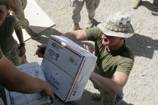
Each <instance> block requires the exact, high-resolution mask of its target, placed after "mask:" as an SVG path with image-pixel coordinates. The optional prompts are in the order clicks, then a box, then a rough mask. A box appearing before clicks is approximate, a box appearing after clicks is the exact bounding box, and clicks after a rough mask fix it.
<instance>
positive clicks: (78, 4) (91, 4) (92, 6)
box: [72, 0, 100, 23]
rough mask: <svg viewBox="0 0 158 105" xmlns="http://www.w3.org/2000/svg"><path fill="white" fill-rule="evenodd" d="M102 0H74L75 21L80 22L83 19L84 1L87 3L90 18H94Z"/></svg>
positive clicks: (73, 17)
mask: <svg viewBox="0 0 158 105" xmlns="http://www.w3.org/2000/svg"><path fill="white" fill-rule="evenodd" d="M99 2H100V0H73V7H74V9H73V16H72V19H73V22H74V23H79V22H80V19H81V15H80V12H81V9H82V7H83V5H84V3H86V8H87V11H88V17H89V19H93V18H94V16H95V10H96V8H97V7H98V5H99Z"/></svg>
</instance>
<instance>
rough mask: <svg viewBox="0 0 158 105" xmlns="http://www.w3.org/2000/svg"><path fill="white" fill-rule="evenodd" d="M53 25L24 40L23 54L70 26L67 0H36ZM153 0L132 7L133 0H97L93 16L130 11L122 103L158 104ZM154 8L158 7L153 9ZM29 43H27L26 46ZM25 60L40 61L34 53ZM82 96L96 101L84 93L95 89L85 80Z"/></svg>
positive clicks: (157, 24) (156, 22) (157, 43)
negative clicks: (129, 61)
mask: <svg viewBox="0 0 158 105" xmlns="http://www.w3.org/2000/svg"><path fill="white" fill-rule="evenodd" d="M36 1H37V3H38V4H39V5H40V6H41V8H43V10H44V11H45V12H46V13H47V14H48V15H49V17H50V18H51V19H52V20H53V21H54V22H55V23H56V26H55V27H53V28H51V29H48V30H46V31H45V32H43V33H41V35H45V36H46V37H43V38H42V39H40V40H37V41H33V40H30V41H28V42H27V43H28V45H27V46H26V47H27V49H28V51H27V55H33V54H34V53H33V51H34V47H32V46H34V45H36V44H39V43H45V41H46V40H47V39H48V37H49V36H50V35H51V34H59V33H64V32H67V31H71V30H73V23H72V18H71V16H72V7H71V6H70V4H71V3H70V0H36ZM152 2H153V1H149V0H148V1H143V3H142V5H141V6H140V7H139V8H138V9H136V10H134V9H132V6H133V5H134V0H101V2H100V5H99V7H98V9H97V11H96V16H95V18H96V19H97V20H98V21H100V22H101V21H105V19H106V17H107V16H108V15H110V14H113V13H115V12H117V11H124V12H127V13H129V14H131V17H132V24H133V27H134V30H135V33H136V34H135V35H134V36H133V37H131V38H130V39H128V40H127V44H128V45H129V47H130V48H131V49H132V51H133V53H134V55H135V64H134V67H133V69H132V72H131V74H130V77H129V81H128V83H127V84H126V86H125V88H124V93H125V96H124V102H123V104H122V105H158V98H157V97H158V81H157V80H158V76H157V74H158V16H155V15H152V14H151V11H152V10H153V11H155V10H154V9H153V8H152ZM157 12H158V10H157ZM81 15H82V18H81V26H82V28H85V27H87V26H88V18H87V11H86V8H85V7H84V9H83V10H82V12H81ZM30 46H31V47H30ZM28 60H29V61H37V60H38V61H39V62H40V61H41V59H38V58H37V57H28ZM86 89H87V91H86V98H84V99H85V100H84V101H83V102H82V103H81V104H82V105H88V104H89V105H96V104H99V103H95V102H92V101H89V100H90V98H89V97H88V95H90V94H91V93H94V92H97V91H96V90H95V89H94V88H93V85H92V84H91V83H90V82H88V84H87V86H86Z"/></svg>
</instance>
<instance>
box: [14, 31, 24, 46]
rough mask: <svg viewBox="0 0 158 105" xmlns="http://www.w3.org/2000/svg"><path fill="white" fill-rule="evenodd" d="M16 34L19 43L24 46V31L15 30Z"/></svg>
mask: <svg viewBox="0 0 158 105" xmlns="http://www.w3.org/2000/svg"><path fill="white" fill-rule="evenodd" d="M15 33H16V35H17V38H18V40H19V43H20V44H21V45H22V44H24V38H23V33H22V29H15Z"/></svg>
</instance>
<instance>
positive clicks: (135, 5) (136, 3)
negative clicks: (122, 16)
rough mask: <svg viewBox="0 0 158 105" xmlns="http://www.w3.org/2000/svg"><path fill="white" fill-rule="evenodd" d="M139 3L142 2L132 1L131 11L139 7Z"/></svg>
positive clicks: (138, 0)
mask: <svg viewBox="0 0 158 105" xmlns="http://www.w3.org/2000/svg"><path fill="white" fill-rule="evenodd" d="M141 2H142V1H141V0H134V6H133V9H137V8H138V7H139V6H140V4H141Z"/></svg>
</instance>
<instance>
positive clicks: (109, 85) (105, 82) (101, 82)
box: [90, 72, 121, 94]
mask: <svg viewBox="0 0 158 105" xmlns="http://www.w3.org/2000/svg"><path fill="white" fill-rule="evenodd" d="M90 80H91V81H92V82H93V83H94V84H95V85H96V86H97V87H98V88H100V89H101V90H103V91H105V92H109V93H111V94H116V93H118V92H120V91H121V88H120V87H119V86H118V85H117V84H116V83H114V81H112V80H111V79H108V78H105V77H102V76H100V75H99V74H96V73H94V72H93V73H92V75H91V77H90Z"/></svg>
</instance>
